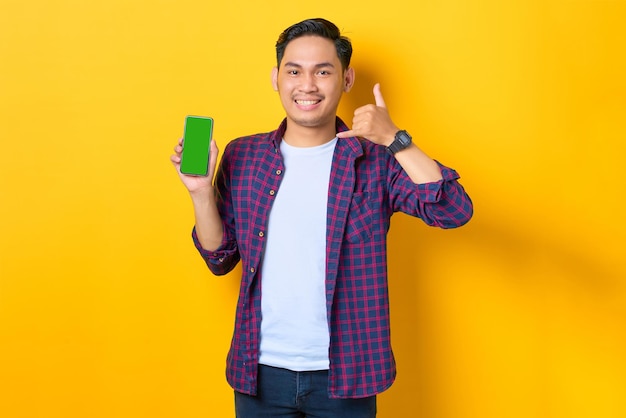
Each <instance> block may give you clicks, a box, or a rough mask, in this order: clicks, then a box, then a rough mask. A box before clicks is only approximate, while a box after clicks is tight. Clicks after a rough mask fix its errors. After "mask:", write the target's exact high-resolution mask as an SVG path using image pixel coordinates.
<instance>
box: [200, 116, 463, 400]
mask: <svg viewBox="0 0 626 418" xmlns="http://www.w3.org/2000/svg"><path fill="white" fill-rule="evenodd" d="M286 126H287V125H286V121H283V122H282V124H281V125H280V127H279V128H278V129H277V130H276V131H273V132H269V133H264V134H257V135H252V136H247V137H242V138H239V139H236V140H234V141H232V142H230V143H229V144H228V145H227V146H226V147H225V149H224V153H223V157H222V161H221V163H220V167H219V169H218V172H217V175H216V179H215V186H216V196H217V202H218V209H219V212H220V214H221V217H222V222H223V224H224V238H223V242H222V245H221V246H220V248H218V249H217V250H215V251H206V250H204V249H203V248H202V247H201V245H200V243H199V242H198V239H197V236H196V234H195V230H194V231H193V234H192V235H193V239H194V242H195V245H196V247H197V248H198V250H199V251H200V253H201V255H202V257H203V258H204V260H205V261H206V263H207V265H208V266H209V268H210V270H211V271H212V272H213V273H214V274H216V275H222V274H226V273H228V272H230V271H231V270H232V269H233V268H234V267H235V265H236V264H237V263H238V262H239V261H240V260H241V261H242V278H241V288H240V292H239V300H238V303H237V312H236V320H235V331H234V335H233V339H232V343H231V348H230V351H229V354H228V358H227V370H226V376H227V380H228V382H229V383H230V385H231V386H232V387H233V388H234V389H235V390H237V391H239V392H243V393H247V394H251V395H255V394H256V387H257V386H256V379H257V366H258V359H259V335H260V329H261V288H262V278H261V265H260V264H261V260H262V256H263V250H264V247H265V234H266V230H267V224H268V217H269V213H270V210H271V208H272V203H273V201H274V197H275V196H276V192H277V191H278V188H279V187H280V183H281V179H282V177H283V173H284V170H285V167H284V164H283V159H282V157H281V154H280V141H281V140H282V138H283V134H284V132H285V128H286ZM346 130H348V127H347V126H346V125H345V124H344V123H343V122H342V121H341V120H340V119H339V118H337V131H338V132H340V131H346ZM440 167H441V171H442V174H443V180H441V181H438V182H433V183H426V184H414V183H413V182H412V181H411V179H410V178H409V176H408V175H407V174H406V173H405V172H404V170H403V169H402V168H401V167H400V165H399V164H398V162H397V161H396V159H395V158H394V157H392V156H391V155H389V153H387V152H386V150H385V147H384V146H381V145H376V144H374V143H372V142H370V141H368V140H366V139H362V138H345V139H340V140H339V141H338V142H337V146H336V148H335V154H334V157H333V162H332V169H331V176H330V184H329V190H328V214H327V220H326V241H327V243H326V309H327V317H328V327H329V330H330V350H329V359H330V370H329V382H328V393H329V396H330V397H332V398H361V397H366V396H371V395H375V394H377V393H380V392H382V391H384V390H385V389H387V388H388V387H389V386H391V384H392V383H393V381H394V379H395V375H396V366H395V361H394V357H393V353H392V350H391V343H390V332H389V298H388V291H387V253H386V248H387V231H388V230H389V225H390V218H391V215H392V214H393V213H394V212H398V211H400V212H404V213H407V214H409V215H412V216H416V217H419V218H421V219H422V220H423V221H424V222H425V223H427V224H428V225H432V226H437V227H441V228H454V227H458V226H461V225H463V224H465V223H466V222H467V221H469V219H470V218H471V216H472V213H473V207H472V202H471V200H470V198H469V196H468V195H467V194H466V193H465V191H464V189H463V187H462V186H461V185H460V184H459V183H458V182H457V179H458V178H459V176H458V174H457V173H456V172H455V171H454V170H452V169H450V168H447V167H445V166H443V165H441V164H440Z"/></svg>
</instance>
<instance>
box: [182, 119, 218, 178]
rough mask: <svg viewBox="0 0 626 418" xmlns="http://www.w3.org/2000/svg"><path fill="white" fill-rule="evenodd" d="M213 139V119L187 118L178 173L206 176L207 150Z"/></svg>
mask: <svg viewBox="0 0 626 418" xmlns="http://www.w3.org/2000/svg"><path fill="white" fill-rule="evenodd" d="M212 137H213V119H212V118H210V117H206V116H187V117H186V118H185V131H184V134H183V153H182V156H181V161H180V172H181V173H184V174H189V175H193V176H206V175H207V173H208V171H209V149H210V147H211V138H212Z"/></svg>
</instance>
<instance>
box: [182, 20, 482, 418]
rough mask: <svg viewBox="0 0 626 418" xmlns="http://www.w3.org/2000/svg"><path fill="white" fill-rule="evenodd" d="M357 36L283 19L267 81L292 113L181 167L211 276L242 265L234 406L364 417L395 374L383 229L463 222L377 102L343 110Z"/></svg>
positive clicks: (455, 191)
mask: <svg viewBox="0 0 626 418" xmlns="http://www.w3.org/2000/svg"><path fill="white" fill-rule="evenodd" d="M351 55H352V45H351V43H350V41H349V40H348V39H347V38H346V37H344V36H341V34H340V32H339V30H338V28H337V27H336V26H335V25H334V24H333V23H331V22H329V21H327V20H324V19H309V20H305V21H303V22H300V23H297V24H295V25H293V26H291V27H289V28H287V29H286V30H285V31H284V32H283V33H282V34H281V35H280V37H279V38H278V41H277V43H276V56H277V67H275V68H274V69H273V70H272V85H273V87H274V89H275V90H276V91H277V92H278V94H279V96H280V100H281V102H282V105H283V107H284V109H285V113H286V117H285V119H284V120H283V121H282V123H281V124H280V126H279V127H278V129H277V130H275V131H273V132H268V133H265V134H258V135H253V136H247V137H242V138H238V139H235V140H233V141H231V142H230V143H228V145H227V146H226V148H225V150H224V155H223V157H222V160H221V163H220V166H219V169H218V170H217V173H216V174H215V180H214V181H213V177H214V173H215V169H216V161H217V153H218V149H217V145H216V144H215V142H213V143H212V144H211V153H210V155H211V157H210V162H209V174H208V175H207V176H206V177H193V176H188V175H185V174H182V173H181V172H180V156H181V152H182V146H183V144H182V142H179V143H178V145H177V146H176V147H175V154H174V155H173V156H172V157H171V160H172V163H173V164H174V166H175V167H176V169H177V171H178V174H179V176H180V178H181V180H182V182H183V184H184V185H185V186H186V187H187V189H188V191H189V193H190V196H191V199H192V202H193V207H194V214H195V227H194V229H193V232H192V237H193V240H194V242H195V245H196V247H197V248H198V251H199V252H200V254H201V255H202V257H203V258H204V260H205V261H206V263H207V265H208V267H209V269H210V270H211V271H212V272H213V273H214V274H217V275H222V274H226V273H228V272H230V271H231V270H232V269H233V268H234V267H235V266H236V265H237V264H238V263H239V262H240V261H241V263H242V266H243V267H242V277H241V287H240V293H239V300H238V303H237V313H236V321H235V330H234V334H233V339H232V343H231V347H230V351H229V354H228V360H227V370H226V376H227V380H228V382H229V383H230V385H231V386H232V387H233V388H234V390H235V409H236V413H237V417H239V418H251V417H278V416H281V417H320V418H335V417H342V418H371V417H375V416H376V395H377V394H378V393H380V392H382V391H384V390H386V389H387V388H389V386H391V384H392V383H393V381H394V378H395V374H396V366H395V362H394V358H393V352H392V350H391V342H390V329H389V298H388V288H387V254H386V248H387V245H386V240H387V231H388V230H389V226H390V218H391V216H392V214H393V213H395V212H404V213H407V214H409V215H412V216H415V217H417V218H420V219H422V221H424V222H425V223H427V224H428V225H432V226H437V227H440V228H455V227H458V226H461V225H463V224H465V223H466V222H468V221H469V219H470V218H471V216H472V213H473V207H472V202H471V200H470V198H469V196H468V195H467V194H466V193H465V191H464V189H463V187H462V186H461V185H460V184H459V183H458V181H457V180H458V178H459V176H458V174H457V173H456V172H455V171H454V170H452V169H450V168H448V167H446V166H444V165H442V164H440V163H438V162H436V161H435V160H433V159H431V158H430V157H429V156H428V155H426V154H425V153H424V152H423V151H422V150H421V149H420V148H419V147H418V146H417V145H416V144H414V143H413V141H412V138H411V136H410V135H409V134H408V132H406V131H404V130H400V129H399V128H398V127H397V126H396V125H395V124H394V122H393V121H392V119H391V118H390V116H389V113H388V112H387V108H386V105H385V101H384V99H383V96H382V94H381V91H380V86H379V85H378V84H377V85H375V86H374V87H373V95H374V102H375V103H374V104H369V105H366V106H363V107H361V108H358V109H356V110H355V112H354V118H353V120H352V129H350V128H348V126H346V124H345V123H344V122H343V121H341V119H339V118H338V117H337V107H338V105H339V101H340V99H341V97H342V95H343V93H344V92H348V91H350V89H351V88H352V85H353V84H354V80H355V74H354V70H353V69H352V68H351V67H350V58H351Z"/></svg>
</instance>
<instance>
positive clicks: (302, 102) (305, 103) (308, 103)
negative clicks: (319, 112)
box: [295, 99, 322, 106]
mask: <svg viewBox="0 0 626 418" xmlns="http://www.w3.org/2000/svg"><path fill="white" fill-rule="evenodd" d="M321 101H322V100H321V99H318V100H297V99H296V100H295V102H296V104H297V105H299V106H313V105H316V104H318V103H320V102H321Z"/></svg>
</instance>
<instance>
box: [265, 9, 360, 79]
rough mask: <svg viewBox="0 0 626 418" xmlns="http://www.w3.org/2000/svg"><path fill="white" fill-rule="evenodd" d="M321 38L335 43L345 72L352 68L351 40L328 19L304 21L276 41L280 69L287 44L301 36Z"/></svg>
mask: <svg viewBox="0 0 626 418" xmlns="http://www.w3.org/2000/svg"><path fill="white" fill-rule="evenodd" d="M306 35H309V36H321V37H322V38H326V39H330V40H331V41H333V42H334V43H335V48H336V49H337V57H339V61H341V66H342V67H343V69H344V70H345V69H346V68H348V67H349V66H350V58H351V57H352V43H351V42H350V39H348V38H347V37H345V36H342V35H341V32H340V31H339V28H338V27H337V26H336V25H335V24H334V23H332V22H329V21H328V20H326V19H322V18H315V19H307V20H303V21H302V22H300V23H296V24H295V25H291V26H290V27H288V28H287V29H285V30H284V31H283V33H281V34H280V36H279V37H278V40H277V41H276V61H277V65H278V66H279V67H280V62H281V61H282V60H283V55H285V48H287V44H289V42H291V41H293V40H294V39H296V38H299V37H301V36H306Z"/></svg>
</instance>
